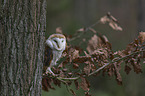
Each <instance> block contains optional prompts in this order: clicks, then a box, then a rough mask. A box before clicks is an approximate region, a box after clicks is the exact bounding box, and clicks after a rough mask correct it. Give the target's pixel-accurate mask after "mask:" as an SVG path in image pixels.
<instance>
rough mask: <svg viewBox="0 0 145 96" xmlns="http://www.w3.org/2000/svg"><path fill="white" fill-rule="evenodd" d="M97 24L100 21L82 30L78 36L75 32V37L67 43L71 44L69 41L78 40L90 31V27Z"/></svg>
mask: <svg viewBox="0 0 145 96" xmlns="http://www.w3.org/2000/svg"><path fill="white" fill-rule="evenodd" d="M99 23H100V20H98V21H97V22H95V23H94V24H92V25H90V26H89V27H86V28H84V30H83V31H81V34H78V33H79V32H77V34H75V36H73V38H71V39H70V40H69V42H71V41H73V40H75V39H77V38H80V37H81V36H82V35H83V34H84V33H85V32H87V31H88V30H90V29H92V27H94V26H96V25H97V24H99Z"/></svg>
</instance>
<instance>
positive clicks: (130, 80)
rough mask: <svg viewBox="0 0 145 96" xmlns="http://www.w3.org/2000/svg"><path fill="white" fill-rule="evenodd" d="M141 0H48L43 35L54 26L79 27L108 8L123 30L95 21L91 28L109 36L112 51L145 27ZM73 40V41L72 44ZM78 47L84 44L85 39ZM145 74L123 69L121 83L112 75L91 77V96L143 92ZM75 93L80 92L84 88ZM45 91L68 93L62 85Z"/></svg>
mask: <svg viewBox="0 0 145 96" xmlns="http://www.w3.org/2000/svg"><path fill="white" fill-rule="evenodd" d="M144 4H145V1H144V0H59V1H58V0H47V32H46V37H48V36H49V35H50V34H52V33H54V32H55V28H56V27H62V29H63V33H64V34H67V35H72V34H74V33H75V32H76V30H78V29H79V28H82V27H88V26H90V25H92V24H93V23H95V22H96V21H97V20H99V19H100V17H102V16H104V15H105V14H106V13H107V12H111V14H112V15H113V16H115V17H116V18H117V19H118V21H119V23H120V25H121V26H122V28H123V31H122V32H116V31H114V30H112V29H111V28H110V27H108V26H107V25H96V26H95V27H94V28H95V29H96V30H97V32H99V33H101V34H104V35H106V36H107V37H108V39H109V41H110V43H112V47H113V50H114V51H116V50H122V49H124V48H125V47H126V45H127V44H128V43H130V42H131V41H132V40H133V39H134V38H135V37H136V36H137V34H138V32H139V31H145V12H144V9H145V6H144ZM91 35H92V34H90V35H89V34H87V33H86V34H85V35H84V36H83V37H82V38H90V37H91ZM76 41H78V40H76ZM76 41H74V42H72V43H73V44H74V45H75V42H76ZM80 47H81V48H84V47H85V45H84V43H81V45H80ZM143 69H145V67H144V66H143ZM144 75H145V74H144V73H142V74H138V75H136V74H135V73H134V72H132V73H131V74H129V75H128V76H127V75H125V74H124V72H123V71H122V76H123V86H119V85H117V83H116V81H115V80H114V78H109V77H107V76H106V77H103V76H98V77H97V78H96V77H95V78H93V77H91V78H90V81H92V82H91V85H92V86H91V93H92V95H93V96H128V95H129V96H144V90H145V86H144V85H145V82H144V80H145V77H144ZM72 87H73V86H72ZM77 94H79V96H83V95H82V94H83V92H82V94H81V92H77ZM46 95H49V96H54V95H55V96H71V94H69V92H68V91H67V89H66V88H65V86H64V87H62V88H56V90H55V91H54V90H50V92H48V93H47V92H43V96H46Z"/></svg>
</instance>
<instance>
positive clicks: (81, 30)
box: [77, 28, 85, 32]
mask: <svg viewBox="0 0 145 96" xmlns="http://www.w3.org/2000/svg"><path fill="white" fill-rule="evenodd" d="M77 31H78V32H84V31H85V28H80V29H79V30H77Z"/></svg>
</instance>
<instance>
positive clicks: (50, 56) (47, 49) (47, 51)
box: [43, 45, 53, 71]
mask: <svg viewBox="0 0 145 96" xmlns="http://www.w3.org/2000/svg"><path fill="white" fill-rule="evenodd" d="M44 52H45V53H44V54H45V55H44V65H43V70H44V71H46V69H47V67H49V66H50V63H51V62H52V59H53V52H52V49H51V48H50V47H49V46H47V45H46V46H45V51H44Z"/></svg>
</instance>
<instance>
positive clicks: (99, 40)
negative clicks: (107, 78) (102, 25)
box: [87, 35, 108, 54]
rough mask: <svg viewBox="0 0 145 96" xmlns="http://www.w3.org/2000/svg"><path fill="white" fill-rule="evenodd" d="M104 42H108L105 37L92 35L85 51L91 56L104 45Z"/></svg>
mask: <svg viewBox="0 0 145 96" xmlns="http://www.w3.org/2000/svg"><path fill="white" fill-rule="evenodd" d="M106 42H108V39H107V37H106V36H104V35H103V36H97V35H94V36H93V37H92V38H91V40H89V43H88V46H87V51H88V52H89V53H90V54H92V53H93V52H94V51H95V50H96V49H97V48H101V47H102V46H103V45H105V44H106Z"/></svg>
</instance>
